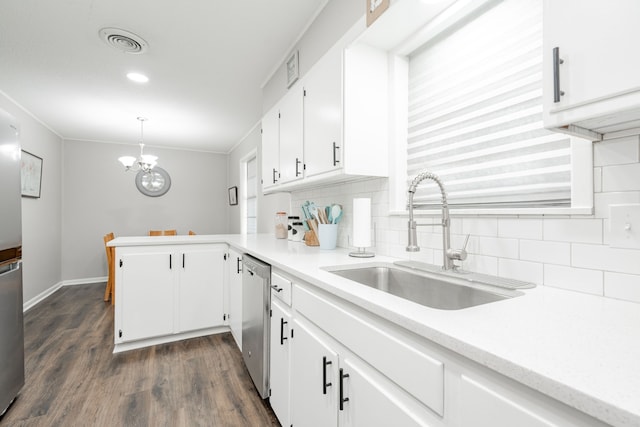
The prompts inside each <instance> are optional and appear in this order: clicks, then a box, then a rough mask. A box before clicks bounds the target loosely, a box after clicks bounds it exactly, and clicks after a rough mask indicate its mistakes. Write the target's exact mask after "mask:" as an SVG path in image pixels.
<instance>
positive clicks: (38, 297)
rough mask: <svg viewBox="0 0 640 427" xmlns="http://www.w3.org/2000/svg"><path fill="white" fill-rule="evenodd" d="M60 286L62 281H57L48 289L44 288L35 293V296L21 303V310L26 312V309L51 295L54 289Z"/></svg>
mask: <svg viewBox="0 0 640 427" xmlns="http://www.w3.org/2000/svg"><path fill="white" fill-rule="evenodd" d="M62 286H63V282H58V283H56V284H55V285H53V286H52V287H50V288H49V289H46V290H44V291H42V292H40V293H39V294H38V295H36V296H35V297H33V298H31V299H30V300H29V301H27V302H25V303H24V304H23V305H22V311H23V312H26V311H28V310H30V309H32V308H33V307H35V306H36V305H37V304H38V303H39V302H41V301H44V300H45V299H46V298H47V297H49V296H50V295H52V294H53V293H54V292H55V291H57V290H58V289H60V288H61V287H62Z"/></svg>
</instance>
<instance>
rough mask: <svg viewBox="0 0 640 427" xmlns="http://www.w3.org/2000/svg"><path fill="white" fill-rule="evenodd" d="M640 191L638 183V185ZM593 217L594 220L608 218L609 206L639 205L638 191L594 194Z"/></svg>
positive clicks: (639, 193)
mask: <svg viewBox="0 0 640 427" xmlns="http://www.w3.org/2000/svg"><path fill="white" fill-rule="evenodd" d="M638 187H639V188H638V190H640V183H638ZM593 202H594V208H595V209H594V216H595V217H596V218H609V206H610V205H624V204H632V203H640V191H623V192H613V193H596V194H594V196H593Z"/></svg>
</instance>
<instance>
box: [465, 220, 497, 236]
mask: <svg viewBox="0 0 640 427" xmlns="http://www.w3.org/2000/svg"><path fill="white" fill-rule="evenodd" d="M462 232H463V233H464V234H472V235H474V236H493V237H498V218H463V219H462Z"/></svg>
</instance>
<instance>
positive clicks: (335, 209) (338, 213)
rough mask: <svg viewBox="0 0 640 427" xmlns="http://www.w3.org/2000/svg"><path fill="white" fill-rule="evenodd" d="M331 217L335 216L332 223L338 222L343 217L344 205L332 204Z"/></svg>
mask: <svg viewBox="0 0 640 427" xmlns="http://www.w3.org/2000/svg"><path fill="white" fill-rule="evenodd" d="M331 217H332V218H333V221H332V222H331V223H332V224H337V223H339V222H340V220H341V219H342V205H332V206H331Z"/></svg>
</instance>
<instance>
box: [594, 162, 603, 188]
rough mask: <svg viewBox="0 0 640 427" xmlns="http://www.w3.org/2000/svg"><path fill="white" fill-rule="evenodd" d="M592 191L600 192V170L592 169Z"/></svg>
mask: <svg viewBox="0 0 640 427" xmlns="http://www.w3.org/2000/svg"><path fill="white" fill-rule="evenodd" d="M593 191H594V192H595V193H600V192H602V168H593Z"/></svg>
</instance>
